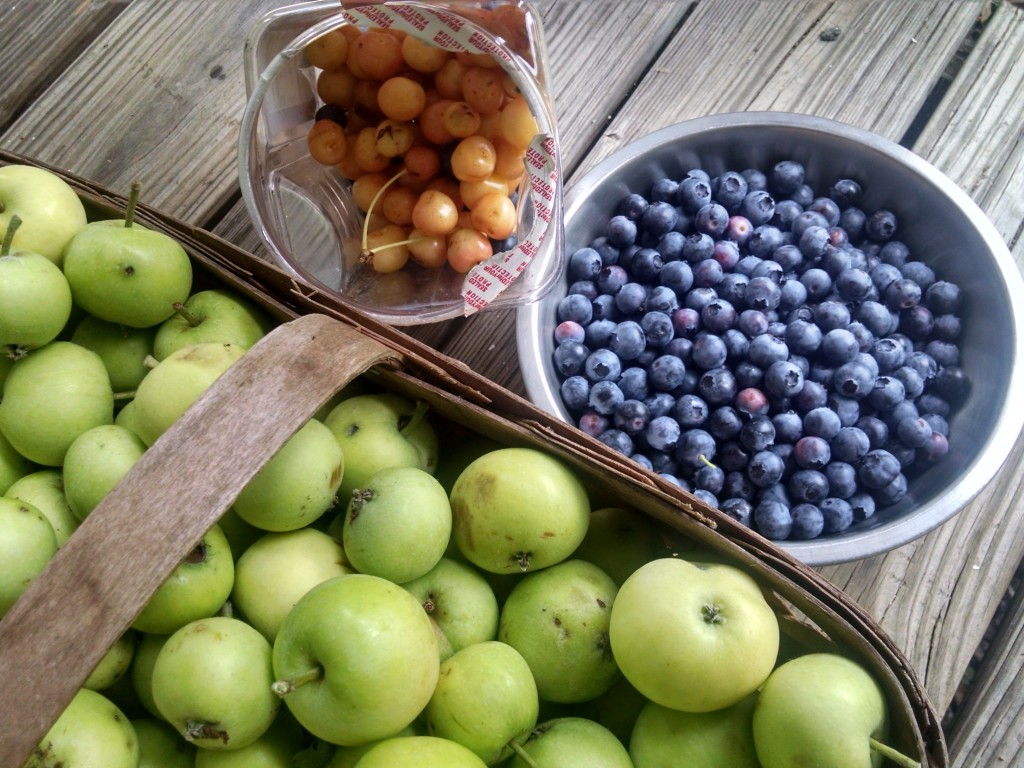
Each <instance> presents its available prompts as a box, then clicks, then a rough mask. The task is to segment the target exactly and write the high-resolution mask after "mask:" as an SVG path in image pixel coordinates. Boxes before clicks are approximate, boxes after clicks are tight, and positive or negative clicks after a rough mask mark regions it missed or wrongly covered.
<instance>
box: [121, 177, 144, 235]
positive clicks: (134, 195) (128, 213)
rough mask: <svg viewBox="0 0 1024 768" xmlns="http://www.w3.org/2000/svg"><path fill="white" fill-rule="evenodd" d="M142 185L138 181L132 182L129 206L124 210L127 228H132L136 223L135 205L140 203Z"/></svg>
mask: <svg viewBox="0 0 1024 768" xmlns="http://www.w3.org/2000/svg"><path fill="white" fill-rule="evenodd" d="M141 188H142V185H141V184H140V183H139V182H137V181H133V182H132V187H131V191H130V192H129V193H128V207H127V208H126V209H125V212H124V227H125V229H131V227H132V225H133V224H135V206H137V205H138V204H139V190H140V189H141Z"/></svg>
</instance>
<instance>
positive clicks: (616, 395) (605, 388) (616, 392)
mask: <svg viewBox="0 0 1024 768" xmlns="http://www.w3.org/2000/svg"><path fill="white" fill-rule="evenodd" d="M624 399H625V398H624V397H623V396H622V390H621V389H619V385H618V384H616V383H615V382H614V381H608V380H604V381H597V382H594V383H593V384H592V385H591V387H590V397H589V399H588V401H587V405H588V406H589V407H590V408H591V409H592V410H594V411H595V412H596V413H599V414H601V415H602V416H611V415H612V414H613V413H614V412H615V409H616V408H617V407H618V405H619V403H621V402H622V401H623V400H624ZM630 453H632V451H630Z"/></svg>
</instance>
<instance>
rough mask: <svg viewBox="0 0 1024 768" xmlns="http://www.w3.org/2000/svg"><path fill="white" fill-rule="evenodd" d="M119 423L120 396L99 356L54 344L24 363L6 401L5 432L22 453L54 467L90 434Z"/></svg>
mask: <svg viewBox="0 0 1024 768" xmlns="http://www.w3.org/2000/svg"><path fill="white" fill-rule="evenodd" d="M113 420H114V392H113V390H112V389H111V388H110V377H109V376H108V375H107V369H106V367H104V365H103V361H102V360H100V357H99V355H97V354H96V353H95V352H93V351H91V350H88V349H86V348H85V347H80V346H79V345H77V344H72V343H71V342H70V341H52V342H50V343H49V344H47V345H46V346H45V347H41V348H39V349H36V350H33V351H32V352H29V353H28V355H26V356H25V357H23V358H22V359H21V360H18V361H17V362H16V363H15V364H14V365H13V366H12V367H11V371H10V373H8V374H7V380H6V381H5V382H4V391H3V399H2V400H0V431H2V432H3V433H4V436H5V437H6V438H7V439H8V441H10V443H11V445H12V446H14V449H15V450H16V451H18V453H20V454H22V455H23V456H25V457H26V458H28V459H29V460H30V461H34V462H36V463H37V464H42V465H44V466H48V467H59V466H60V465H61V464H63V463H64V454H65V453H66V452H67V450H68V447H69V446H70V445H71V443H73V442H74V440H75V438H76V437H78V436H79V435H80V434H82V433H83V432H85V431H86V430H87V429H91V428H93V427H96V426H99V425H100V424H110V423H111V422H113Z"/></svg>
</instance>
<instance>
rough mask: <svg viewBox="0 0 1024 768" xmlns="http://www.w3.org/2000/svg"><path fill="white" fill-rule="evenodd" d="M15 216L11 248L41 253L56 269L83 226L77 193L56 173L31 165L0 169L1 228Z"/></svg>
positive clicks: (83, 215)
mask: <svg viewBox="0 0 1024 768" xmlns="http://www.w3.org/2000/svg"><path fill="white" fill-rule="evenodd" d="M13 216H18V217H19V218H20V219H21V220H22V224H21V227H20V228H19V229H18V233H17V235H16V236H15V238H14V245H15V246H16V247H18V248H24V249H26V250H29V251H35V252H36V253H39V254H42V255H43V256H45V257H46V258H47V259H49V260H50V261H52V262H53V263H54V264H56V265H57V266H58V267H59V266H61V265H62V264H63V261H64V249H65V248H66V247H67V244H68V243H69V242H70V241H71V238H72V237H74V236H75V235H76V234H78V232H79V231H80V230H81V229H83V228H84V227H85V225H86V221H87V220H86V214H85V206H84V205H83V204H82V201H81V199H80V198H79V197H78V193H77V192H75V190H74V188H73V187H72V186H71V185H70V184H68V183H67V182H66V181H64V179H62V178H61V177H60V176H58V175H57V174H55V173H53V172H52V171H48V170H46V169H45V168H37V167H35V166H31V165H20V164H14V165H6V166H3V167H0V229H7V227H8V226H9V225H10V221H11V218H12V217H13Z"/></svg>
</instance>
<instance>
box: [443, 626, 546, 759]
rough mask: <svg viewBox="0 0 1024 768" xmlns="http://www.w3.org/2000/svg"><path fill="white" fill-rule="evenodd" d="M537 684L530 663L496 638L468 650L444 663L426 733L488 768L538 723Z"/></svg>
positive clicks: (506, 753) (463, 650)
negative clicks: (456, 745) (471, 755)
mask: <svg viewBox="0 0 1024 768" xmlns="http://www.w3.org/2000/svg"><path fill="white" fill-rule="evenodd" d="M539 709H540V704H539V699H538V697H537V684H536V683H535V682H534V679H533V673H532V672H530V665H529V664H527V663H526V659H524V658H523V657H522V655H521V654H520V653H519V651H517V650H516V649H515V648H513V647H512V646H510V645H506V644H505V643H502V642H499V641H497V640H487V641H485V642H482V643H474V644H473V645H470V646H467V647H465V648H463V649H462V650H461V651H459V652H458V653H455V654H453V655H452V656H450V657H449V658H447V659H445V660H444V661H443V662H441V676H440V678H439V679H438V681H437V688H436V690H435V691H434V693H433V695H432V696H431V697H430V702H429V703H428V704H427V707H426V710H424V716H425V718H426V723H427V733H428V734H429V735H431V736H440V737H441V738H445V739H451V740H452V741H455V742H458V743H459V744H461V745H462V746H464V747H466V748H468V749H470V750H471V751H473V752H474V753H475V754H476V755H477V757H479V758H480V759H481V760H483V761H484V762H485V763H487V764H488V765H491V764H493V763H496V762H498V761H499V760H503V759H505V758H506V757H508V755H509V754H511V751H512V748H511V746H510V742H511V741H513V740H522V739H523V738H525V736H526V735H527V734H528V733H529V732H530V730H531V729H532V728H533V727H534V726H535V725H536V724H537V715H538V712H539Z"/></svg>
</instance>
